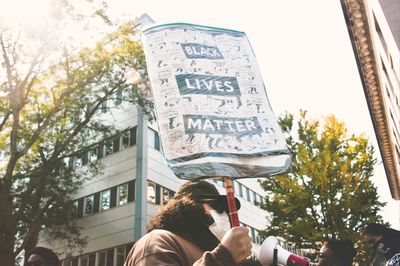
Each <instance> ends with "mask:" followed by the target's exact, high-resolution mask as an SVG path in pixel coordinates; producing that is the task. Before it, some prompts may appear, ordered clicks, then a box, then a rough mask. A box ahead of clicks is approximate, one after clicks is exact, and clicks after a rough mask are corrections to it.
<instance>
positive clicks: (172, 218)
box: [148, 195, 219, 251]
mask: <svg viewBox="0 0 400 266" xmlns="http://www.w3.org/2000/svg"><path fill="white" fill-rule="evenodd" d="M213 222H214V220H213V218H212V217H211V215H209V214H207V213H206V212H205V210H204V208H203V206H202V204H201V203H198V202H196V201H195V200H193V199H191V198H190V197H189V196H186V195H184V196H182V197H175V198H173V199H171V200H170V201H169V202H168V203H167V204H166V205H165V206H163V207H162V208H161V209H160V211H159V212H158V213H157V214H156V215H155V216H154V217H153V218H152V219H151V220H150V224H149V225H148V231H149V232H150V231H151V230H154V229H164V230H168V231H171V232H173V233H175V234H177V235H179V236H181V237H183V238H185V239H186V240H188V241H190V242H192V243H194V244H196V245H197V246H198V247H200V248H201V249H202V250H204V251H210V250H213V249H214V248H215V247H216V246H217V245H218V244H219V240H218V239H217V238H216V237H215V236H214V235H213V234H212V233H211V231H210V230H209V229H208V227H209V226H210V225H211V224H212V223H213Z"/></svg>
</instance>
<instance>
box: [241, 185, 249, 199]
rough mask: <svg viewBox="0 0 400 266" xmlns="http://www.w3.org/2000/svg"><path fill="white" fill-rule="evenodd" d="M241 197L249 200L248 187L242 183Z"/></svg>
mask: <svg viewBox="0 0 400 266" xmlns="http://www.w3.org/2000/svg"><path fill="white" fill-rule="evenodd" d="M242 197H243V198H244V199H245V200H247V201H248V200H249V189H248V188H247V187H246V186H243V185H242Z"/></svg>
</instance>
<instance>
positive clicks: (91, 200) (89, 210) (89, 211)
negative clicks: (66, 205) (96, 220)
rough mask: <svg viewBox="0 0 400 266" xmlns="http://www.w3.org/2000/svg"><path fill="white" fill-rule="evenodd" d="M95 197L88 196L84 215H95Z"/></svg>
mask: <svg viewBox="0 0 400 266" xmlns="http://www.w3.org/2000/svg"><path fill="white" fill-rule="evenodd" d="M93 204H94V195H90V196H87V197H86V198H85V213H84V215H85V216H86V215H90V214H92V213H93Z"/></svg>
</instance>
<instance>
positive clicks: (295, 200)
mask: <svg viewBox="0 0 400 266" xmlns="http://www.w3.org/2000/svg"><path fill="white" fill-rule="evenodd" d="M300 113H301V114H300V119H298V121H297V123H296V122H295V118H294V115H293V114H288V113H286V114H284V115H283V116H281V117H280V118H279V123H280V125H281V127H282V131H283V132H284V134H285V135H286V139H287V144H288V147H289V150H290V151H291V157H292V162H293V163H292V171H291V172H290V173H287V174H284V175H279V176H275V177H271V178H267V179H263V180H261V181H260V183H261V186H262V188H263V189H264V190H265V191H266V192H267V197H266V201H265V203H263V204H262V208H263V209H265V210H267V211H268V212H269V213H270V215H271V217H270V222H271V224H270V226H269V227H268V228H267V229H266V230H265V231H264V232H263V235H264V236H267V235H276V236H281V237H283V238H284V239H285V240H287V241H288V242H292V243H295V245H296V246H297V247H299V248H304V249H311V250H314V252H316V251H317V249H318V248H319V247H320V244H321V241H323V240H324V239H327V238H333V239H350V240H353V241H354V242H358V244H359V245H362V243H361V242H360V240H361V232H362V230H363V228H364V227H365V226H366V225H367V224H368V223H369V222H377V221H379V222H380V221H381V219H382V218H381V216H380V215H379V214H378V212H379V211H380V209H381V208H382V207H383V206H384V204H383V203H381V202H380V201H379V199H378V195H377V190H376V187H375V186H374V185H373V183H372V181H371V176H372V175H373V170H374V165H375V163H376V159H374V157H373V154H374V149H373V146H372V145H370V144H369V143H368V139H367V138H366V137H365V136H364V135H363V134H361V135H359V136H355V135H354V134H353V135H350V136H349V135H348V133H347V129H346V128H345V125H344V123H342V122H340V121H338V120H337V119H336V118H335V117H334V116H333V115H331V116H328V117H327V118H326V119H325V120H324V123H323V125H322V127H321V126H320V122H319V121H311V120H307V118H306V112H304V111H301V112H300ZM357 259H358V261H360V262H361V261H363V260H364V259H365V250H362V249H360V250H359V254H358V258H357Z"/></svg>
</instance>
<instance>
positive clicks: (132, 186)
mask: <svg viewBox="0 0 400 266" xmlns="http://www.w3.org/2000/svg"><path fill="white" fill-rule="evenodd" d="M132 201H135V180H131V181H129V182H128V202H132Z"/></svg>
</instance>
